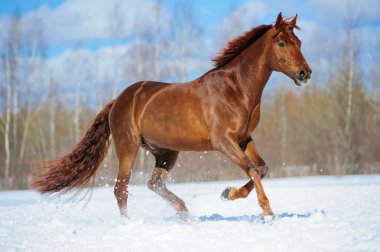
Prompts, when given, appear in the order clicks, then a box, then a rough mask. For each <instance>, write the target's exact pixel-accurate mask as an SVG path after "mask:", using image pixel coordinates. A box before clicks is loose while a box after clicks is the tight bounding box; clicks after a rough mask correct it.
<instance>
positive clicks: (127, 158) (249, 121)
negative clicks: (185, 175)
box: [32, 13, 311, 217]
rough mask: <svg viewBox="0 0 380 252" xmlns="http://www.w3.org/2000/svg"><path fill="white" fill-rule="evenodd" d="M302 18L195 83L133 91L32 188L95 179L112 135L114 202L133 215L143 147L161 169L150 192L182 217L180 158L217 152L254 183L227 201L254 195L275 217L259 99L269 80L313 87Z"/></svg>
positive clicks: (267, 33) (233, 191)
mask: <svg viewBox="0 0 380 252" xmlns="http://www.w3.org/2000/svg"><path fill="white" fill-rule="evenodd" d="M296 21H297V16H295V17H294V18H293V19H283V18H282V15H281V13H279V14H278V16H277V20H276V22H275V24H274V25H261V26H258V27H255V28H253V29H251V30H250V31H248V32H246V33H245V34H243V35H242V36H239V37H237V38H235V39H233V40H231V41H230V42H229V43H228V45H227V47H226V48H225V49H223V50H222V51H221V53H220V54H219V55H218V56H217V57H216V58H215V59H214V62H215V68H214V69H212V70H210V71H209V72H207V73H205V74H204V75H202V76H201V77H199V78H198V79H196V80H193V81H190V82H187V83H177V84H169V83H162V82H153V81H142V82H138V83H135V84H133V85H131V86H129V87H128V88H127V89H125V90H124V91H123V92H122V93H121V94H120V96H119V97H118V98H117V99H115V100H113V101H111V102H110V103H109V104H107V105H106V106H105V108H104V109H103V110H102V111H101V112H100V113H99V114H98V115H97V116H96V118H95V120H94V122H93V123H92V124H91V126H90V127H89V129H88V130H87V132H86V134H85V136H84V138H83V139H82V140H81V141H80V142H79V143H78V144H77V146H76V147H75V148H74V150H73V151H72V152H71V153H70V154H68V155H66V156H64V157H62V158H59V159H57V160H55V161H51V162H50V163H48V165H47V167H45V170H44V171H43V173H42V175H40V176H38V177H37V178H36V179H35V180H34V182H33V184H32V186H33V187H34V188H35V189H36V190H37V191H39V192H41V193H66V192H68V191H71V190H74V189H81V188H84V187H86V186H88V185H90V182H91V181H92V180H93V179H94V177H95V175H96V171H97V169H98V168H99V166H100V164H101V162H102V160H103V158H104V156H105V155H106V152H107V149H108V146H109V143H110V139H111V137H110V136H111V135H112V138H113V140H114V144H115V148H116V154H117V157H118V159H119V173H118V178H117V182H116V185H115V190H114V193H115V196H116V199H117V203H118V206H119V209H120V213H121V215H122V217H126V215H127V198H128V190H127V189H128V183H129V179H130V176H131V169H132V165H133V162H134V160H135V156H136V153H137V150H138V149H139V146H142V147H143V148H145V149H146V150H148V151H150V152H151V153H152V154H153V155H154V157H155V160H156V165H155V168H154V170H153V173H152V175H151V177H150V179H149V182H148V187H149V188H150V189H151V190H153V191H154V192H156V193H157V194H158V195H160V196H161V197H162V198H164V199H165V200H166V201H168V202H169V203H170V204H171V205H172V206H173V207H174V209H175V210H176V212H177V214H178V215H179V216H180V217H181V216H183V217H186V215H187V213H188V210H187V207H186V205H185V203H184V201H183V200H181V199H180V198H179V197H177V196H176V195H175V194H174V193H172V192H171V191H170V190H169V189H168V188H167V187H166V185H165V183H166V179H167V177H168V173H169V172H170V170H171V169H172V168H173V166H174V164H175V162H176V160H177V157H178V153H179V152H180V151H204V150H215V151H219V152H221V153H223V154H224V155H226V156H227V157H229V158H230V159H231V160H232V161H233V162H234V163H236V164H237V165H238V166H239V167H240V168H241V169H243V170H244V171H245V173H246V174H247V176H248V178H249V179H250V180H249V181H248V183H247V184H245V185H244V186H242V187H240V188H230V187H228V188H226V190H225V191H224V192H223V193H222V199H225V200H235V199H239V198H245V197H247V196H248V194H249V193H250V192H251V191H252V189H253V188H255V189H256V193H257V197H258V202H259V204H260V206H261V208H262V210H263V215H264V216H273V212H272V209H271V207H270V205H269V201H268V198H267V197H266V195H265V192H264V188H263V185H262V183H261V179H262V178H263V177H264V176H265V174H266V172H267V170H268V168H267V166H266V165H265V162H264V160H263V159H262V158H261V157H260V156H259V154H258V153H257V150H256V148H255V145H254V142H253V140H252V138H251V135H252V133H253V131H254V130H255V128H256V126H257V124H258V123H259V118H260V102H261V96H262V93H263V90H264V87H265V84H266V83H267V81H268V79H269V77H270V75H271V74H272V72H273V71H279V72H282V73H284V74H285V75H287V76H288V77H290V78H291V79H293V80H294V82H295V84H297V85H304V84H306V83H307V81H308V79H309V78H310V75H311V69H310V67H309V65H308V64H307V62H306V61H305V59H304V57H303V55H302V53H301V41H300V40H299V39H298V38H297V36H296V35H295V34H294V31H293V30H294V29H299V28H298V26H297V25H296Z"/></svg>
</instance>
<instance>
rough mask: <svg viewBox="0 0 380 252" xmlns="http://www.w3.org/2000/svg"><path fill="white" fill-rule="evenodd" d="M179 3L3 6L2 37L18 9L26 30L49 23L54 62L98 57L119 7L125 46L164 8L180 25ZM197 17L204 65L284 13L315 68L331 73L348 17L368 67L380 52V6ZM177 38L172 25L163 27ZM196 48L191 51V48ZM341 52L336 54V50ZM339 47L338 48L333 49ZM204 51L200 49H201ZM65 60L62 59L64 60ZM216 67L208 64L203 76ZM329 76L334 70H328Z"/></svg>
mask: <svg viewBox="0 0 380 252" xmlns="http://www.w3.org/2000/svg"><path fill="white" fill-rule="evenodd" d="M177 2H178V1H171V0H161V1H154V0H144V1H141V0H108V1H104V0H48V1H43V0H28V1H26V0H24V1H22V0H1V1H0V37H1V33H4V31H6V28H7V24H8V23H7V18H8V17H9V16H10V15H11V14H12V13H14V11H15V10H16V8H19V11H20V12H21V16H22V20H23V21H24V23H25V24H28V23H31V22H30V21H31V20H32V19H33V17H34V16H40V17H42V19H43V25H44V32H45V37H46V39H47V41H48V53H47V55H48V57H49V58H59V57H60V56H62V55H64V54H67V53H68V52H70V51H73V50H75V49H78V47H80V48H83V49H86V50H88V51H90V52H98V51H100V50H101V49H104V48H107V47H109V46H110V45H111V44H112V43H113V38H112V37H111V36H110V35H109V33H108V30H109V29H108V27H109V23H110V20H112V16H111V15H110V12H111V11H112V10H113V7H114V5H115V4H118V6H119V11H120V13H121V15H122V18H123V24H124V25H125V27H123V32H122V33H123V37H124V42H128V41H133V37H134V35H135V30H134V29H135V28H134V26H135V25H134V24H133V23H134V22H136V20H137V19H139V22H140V23H139V24H140V28H139V31H140V32H141V31H144V29H149V28H150V27H152V24H154V20H152V14H151V13H152V9H153V8H154V4H156V3H160V4H161V5H162V7H163V9H164V14H165V15H164V19H165V20H166V21H167V22H169V21H171V22H172V23H173V24H174V25H176V22H177V20H176V18H175V8H176V6H177V5H176V3H177ZM191 3H192V5H193V8H194V17H195V19H196V23H197V25H198V26H199V27H200V28H201V29H202V30H203V33H202V35H201V37H200V38H197V39H200V40H203V41H205V43H206V44H207V45H208V46H207V48H206V47H205V48H202V49H203V50H204V52H203V54H204V59H206V58H207V59H208V60H210V59H211V58H212V57H213V55H215V53H216V52H217V51H218V50H219V49H220V48H221V47H222V46H223V45H225V44H226V42H227V40H228V39H231V38H233V37H234V36H236V35H239V34H241V33H242V32H244V31H246V30H247V29H250V28H251V27H253V26H256V25H259V24H269V23H273V22H274V20H275V18H276V15H277V14H278V12H280V11H281V12H282V13H283V15H284V16H288V17H289V16H294V15H295V14H298V15H299V19H298V20H299V22H298V24H299V25H300V26H301V29H302V30H301V31H300V32H298V36H299V37H300V39H301V40H302V41H303V50H304V54H305V56H306V58H310V60H311V61H312V63H313V65H317V64H318V65H319V67H323V66H324V67H325V68H328V67H329V66H328V63H329V62H328V57H329V53H331V52H334V51H337V50H339V47H340V46H342V41H343V40H344V38H345V31H344V29H343V27H344V22H345V20H346V19H347V16H348V13H350V15H352V16H354V17H360V22H359V23H358V25H357V27H356V28H355V29H356V31H355V34H356V36H357V41H360V43H361V44H362V51H361V55H360V57H361V63H362V64H364V65H366V64H367V63H370V61H371V60H372V55H373V54H374V52H376V50H378V48H377V47H376V45H377V43H379V37H380V12H379V11H378V10H379V9H380V0H309V1H303V0H288V1H278V0H231V1H218V0H208V1H207V0H194V1H191ZM163 27H164V29H167V30H168V31H167V32H171V31H170V30H169V28H168V25H167V23H165V24H163ZM191 44H192V43H190V45H189V46H191ZM334 46H335V48H334ZM331 47H333V48H331ZM196 49H197V50H199V48H196ZM61 58H62V57H61ZM210 65H211V63H209V62H208V63H207V65H205V67H204V68H200V69H199V72H196V73H193V74H192V75H191V76H193V77H194V76H197V75H199V74H200V73H201V72H202V71H205V70H206V69H205V68H207V67H210ZM325 70H326V71H327V70H328V69H325Z"/></svg>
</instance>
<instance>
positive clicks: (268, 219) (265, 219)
mask: <svg viewBox="0 0 380 252" xmlns="http://www.w3.org/2000/svg"><path fill="white" fill-rule="evenodd" d="M260 217H261V220H262V221H263V223H271V222H273V221H274V215H273V214H272V215H263V214H261V215H260Z"/></svg>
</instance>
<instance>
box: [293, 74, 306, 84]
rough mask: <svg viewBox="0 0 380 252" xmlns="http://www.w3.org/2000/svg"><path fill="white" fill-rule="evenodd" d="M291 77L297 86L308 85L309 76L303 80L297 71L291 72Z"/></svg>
mask: <svg viewBox="0 0 380 252" xmlns="http://www.w3.org/2000/svg"><path fill="white" fill-rule="evenodd" d="M291 78H292V80H293V81H294V83H295V84H296V85H297V86H306V85H307V81H308V80H309V79H308V78H306V79H303V80H301V79H299V78H298V77H297V75H296V74H295V73H291Z"/></svg>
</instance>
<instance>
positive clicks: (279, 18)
mask: <svg viewBox="0 0 380 252" xmlns="http://www.w3.org/2000/svg"><path fill="white" fill-rule="evenodd" d="M281 23H282V13H281V12H280V13H278V15H277V19H276V23H275V25H274V26H275V27H276V28H277V27H279V26H280V24H281Z"/></svg>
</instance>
